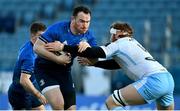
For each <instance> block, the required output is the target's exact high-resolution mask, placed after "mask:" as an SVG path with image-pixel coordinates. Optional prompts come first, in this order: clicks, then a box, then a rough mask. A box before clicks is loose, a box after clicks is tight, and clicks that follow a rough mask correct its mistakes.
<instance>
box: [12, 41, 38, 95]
mask: <svg viewBox="0 0 180 111" xmlns="http://www.w3.org/2000/svg"><path fill="white" fill-rule="evenodd" d="M35 58H36V55H35V53H34V51H33V44H32V42H31V41H29V42H27V43H25V44H24V45H23V46H22V47H21V48H20V50H19V54H18V59H17V61H16V65H15V68H14V73H13V86H14V87H15V89H16V90H20V91H25V90H24V88H23V87H22V86H21V85H20V76H21V73H26V74H30V75H31V77H30V80H31V81H32V83H33V84H35V83H36V81H35V77H34V74H33V73H34V60H35Z"/></svg>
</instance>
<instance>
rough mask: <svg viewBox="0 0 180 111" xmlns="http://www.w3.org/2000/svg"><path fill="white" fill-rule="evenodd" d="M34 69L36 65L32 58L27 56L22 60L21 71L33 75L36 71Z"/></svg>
mask: <svg viewBox="0 0 180 111" xmlns="http://www.w3.org/2000/svg"><path fill="white" fill-rule="evenodd" d="M33 69H34V65H33V61H32V60H31V59H28V58H26V59H23V60H22V65H21V73H26V74H30V75H32V73H33V71H34V70H33Z"/></svg>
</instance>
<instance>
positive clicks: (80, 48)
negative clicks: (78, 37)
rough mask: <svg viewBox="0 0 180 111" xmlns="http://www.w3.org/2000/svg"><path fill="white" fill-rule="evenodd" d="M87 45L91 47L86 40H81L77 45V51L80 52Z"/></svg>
mask: <svg viewBox="0 0 180 111" xmlns="http://www.w3.org/2000/svg"><path fill="white" fill-rule="evenodd" d="M88 47H91V46H90V45H89V44H88V43H87V42H85V41H82V42H80V43H79V45H78V52H80V53H81V52H83V51H85V50H86V49H87V48H88Z"/></svg>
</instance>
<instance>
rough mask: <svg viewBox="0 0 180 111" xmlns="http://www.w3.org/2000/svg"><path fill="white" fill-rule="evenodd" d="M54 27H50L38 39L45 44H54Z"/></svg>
mask: <svg viewBox="0 0 180 111" xmlns="http://www.w3.org/2000/svg"><path fill="white" fill-rule="evenodd" d="M56 37H57V36H56V27H55V26H50V27H49V28H48V29H47V30H46V31H45V32H44V33H43V34H42V35H41V36H40V37H39V39H41V40H42V41H44V42H45V43H48V42H54V41H55V40H56Z"/></svg>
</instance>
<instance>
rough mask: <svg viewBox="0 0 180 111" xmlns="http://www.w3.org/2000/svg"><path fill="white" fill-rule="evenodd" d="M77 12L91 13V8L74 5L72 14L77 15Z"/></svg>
mask: <svg viewBox="0 0 180 111" xmlns="http://www.w3.org/2000/svg"><path fill="white" fill-rule="evenodd" d="M79 12H84V13H85V14H90V15H91V10H90V9H89V8H88V7H87V6H84V5H80V6H77V7H75V8H74V9H73V12H72V15H73V16H77V15H78V13H79Z"/></svg>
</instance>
